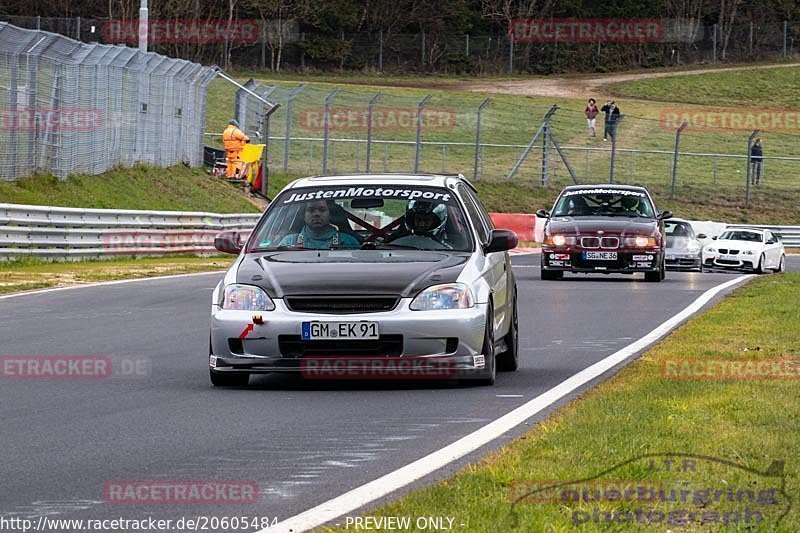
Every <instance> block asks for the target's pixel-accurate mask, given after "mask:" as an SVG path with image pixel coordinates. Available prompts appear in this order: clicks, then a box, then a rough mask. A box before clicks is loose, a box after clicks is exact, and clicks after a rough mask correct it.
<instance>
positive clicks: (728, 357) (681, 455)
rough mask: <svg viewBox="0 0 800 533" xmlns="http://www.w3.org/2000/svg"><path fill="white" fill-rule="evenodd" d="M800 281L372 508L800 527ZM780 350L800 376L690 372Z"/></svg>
mask: <svg viewBox="0 0 800 533" xmlns="http://www.w3.org/2000/svg"><path fill="white" fill-rule="evenodd" d="M798 284H800V274H798V273H785V274H782V275H770V276H764V277H761V278H759V279H757V280H754V281H752V282H750V283H749V284H748V285H747V286H745V287H743V288H741V289H738V290H736V291H735V292H733V293H732V294H731V295H729V296H728V297H727V298H725V299H724V300H723V301H722V302H720V303H719V304H718V305H717V306H715V307H714V308H713V309H711V310H709V311H707V312H706V313H704V314H702V315H700V316H698V317H696V318H694V319H692V320H691V321H689V322H688V323H686V324H685V325H683V326H682V327H680V328H679V329H678V330H676V331H675V332H673V333H672V334H671V335H670V336H669V337H668V338H667V339H666V340H665V341H663V342H661V343H659V344H658V345H657V346H655V347H654V348H652V349H651V350H649V351H648V352H647V353H646V354H644V355H643V356H642V357H641V358H640V359H639V360H637V361H636V362H634V363H632V364H630V365H629V366H628V367H626V368H625V369H623V370H622V371H620V372H619V373H618V374H617V375H616V376H614V377H613V378H611V379H609V380H608V381H606V382H605V383H603V384H601V385H599V386H598V387H596V388H594V389H593V390H591V391H590V392H588V393H587V394H585V395H584V396H583V397H582V398H580V399H579V400H576V401H574V402H572V403H571V404H569V405H567V406H566V407H564V408H563V409H561V410H559V411H558V412H556V413H555V414H553V415H551V416H550V417H548V418H547V419H546V420H545V421H543V422H542V423H541V424H539V425H538V426H537V427H536V428H535V429H534V430H532V431H530V432H529V433H527V434H525V435H523V436H522V437H520V438H519V439H517V440H516V441H515V442H513V443H511V444H510V445H508V446H505V447H503V448H502V449H500V450H499V451H497V452H496V453H493V454H492V455H490V456H488V457H487V458H485V459H484V460H482V461H481V462H480V463H479V464H476V465H472V466H469V467H468V468H466V469H465V470H463V471H461V472H460V473H459V474H457V475H456V476H454V477H452V478H451V479H448V480H447V481H445V482H443V483H440V484H438V485H436V486H434V487H430V488H426V489H423V490H418V491H415V492H412V493H410V494H408V495H406V496H405V497H403V498H401V499H400V500H398V501H396V502H394V503H390V504H387V505H384V506H382V507H379V508H377V509H375V510H373V511H371V512H370V513H369V516H370V517H374V518H377V517H390V516H392V517H411V520H412V521H411V527H410V530H422V529H423V528H421V527H419V526H418V525H417V524H416V523H415V520H416V519H417V518H418V517H429V516H433V517H443V516H447V517H453V518H455V521H454V528H455V529H461V530H464V531H508V530H519V531H574V530H580V531H618V530H631V529H637V530H660V531H663V530H665V529H673V530H674V529H681V530H691V531H700V530H702V531H708V530H717V529H722V528H725V529H729V530H733V531H744V530H763V531H798V530H800V512H799V511H798V509H797V502H794V504H795V505H794V507H793V506H792V503H793V502H792V499H793V498H795V497H796V495H797V494H798V490H800V479H799V478H798V475H799V474H800V467H798V464H797V462H796V458H797V457H799V456H800V423H798V421H799V420H800V383H799V382H798V378H800V372H798V366H797V364H796V363H797V359H798V357H800V338H798V336H797V334H796V331H797V330H796V328H798V327H800V302H798V300H797V297H796V294H797V287H798ZM778 358H793V360H794V362H795V366H794V367H793V368H794V379H786V378H785V377H784V378H782V379H775V378H773V379H769V378H768V379H688V378H687V377H686V376H687V374H684V371H685V370H686V369H694V370H695V371H697V369H698V368H700V367H698V366H696V365H697V364H698V363H702V364H705V365H708V364H710V363H712V362H718V366H717V367H716V371H715V372H714V373H715V375H720V374H721V372H722V370H721V369H723V368H726V367H724V366H723V365H725V364H728V363H731V362H740V363H742V364H743V365H742V367H741V368H743V369H748V368H749V369H755V368H760V367H759V366H758V364H759V363H768V364H767V365H766V366H765V367H764V368H766V369H767V371H768V372H778V370H775V368H776V367H775V366H774V365H773V364H772V363H773V362H774V361H777V360H778ZM748 362H751V363H752V364H751V366H749V367H748V366H747V364H749V363H748ZM670 365H672V366H670ZM676 368H677V369H678V370H677V371H675V369H676ZM706 368H711V367H708V366H706ZM779 368H783V369H784V370H785V368H786V367H779ZM673 371H674V372H673ZM775 375H777V374H773V376H775ZM695 376H697V377H699V374H695ZM584 490H586V491H588V492H586V493H584ZM625 490H629V491H632V492H629V493H627V495H626V494H625V492H624V491H625ZM648 490H653V491H654V492H653V493H649V492H647V491H648ZM662 490H663V491H665V492H664V494H665V496H666V497H667V498H670V497H671V495H672V492H671V491H673V490H675V491H677V493H676V498H677V501H675V502H663V501H661V500H660V496H659V491H662ZM573 491H577V492H573ZM597 491H600V492H597ZM613 491H616V492H613ZM681 491H683V492H681ZM598 494H599V498H598V497H597V496H598ZM652 494H654V495H655V496H654V499H650V498H651V495H652ZM576 495H577V499H578V501H569V499H570V498H575V497H576ZM587 495H588V496H587ZM617 496H619V497H617ZM592 498H595V501H588V500H591V499H592ZM751 498H752V499H751ZM649 499H650V500H649ZM731 500H732V501H731ZM652 513H654V514H652ZM692 513H693V514H692ZM756 513H758V514H756ZM609 520H610V521H609ZM701 521H704V523H701ZM723 521H727V524H723V523H722V522H723ZM445 523H446V522H445ZM461 524H463V525H461ZM415 526H416V527H415ZM459 526H460V527H459ZM379 529H380V528H379ZM330 531H338V529H330Z"/></svg>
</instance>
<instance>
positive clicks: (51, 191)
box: [0, 164, 258, 213]
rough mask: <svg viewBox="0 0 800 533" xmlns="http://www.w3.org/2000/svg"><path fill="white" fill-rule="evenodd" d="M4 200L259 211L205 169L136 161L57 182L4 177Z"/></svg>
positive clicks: (0, 187) (0, 196) (0, 194)
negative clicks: (153, 164)
mask: <svg viewBox="0 0 800 533" xmlns="http://www.w3.org/2000/svg"><path fill="white" fill-rule="evenodd" d="M0 203H11V204H32V205H52V206H61V207H82V208H99V209H148V210H166V211H207V212H212V213H250V212H255V211H258V209H257V208H256V207H255V206H254V205H253V204H252V203H250V202H249V201H248V200H247V199H246V198H245V197H244V196H243V195H242V194H241V193H240V192H239V191H237V190H236V189H235V188H234V187H231V186H230V185H229V184H227V183H224V182H223V181H221V180H220V179H218V178H214V177H213V176H211V175H209V174H208V172H206V171H205V170H204V169H197V168H188V167H185V166H183V165H176V166H173V167H170V168H154V167H151V166H148V165H143V164H138V165H135V166H133V167H131V168H117V169H114V170H111V171H109V172H106V173H104V174H100V175H97V176H86V175H77V176H70V177H69V178H68V179H66V180H59V179H57V178H56V177H55V176H52V175H43V174H39V175H35V176H28V177H24V178H20V179H19V180H18V181H17V182H6V181H0Z"/></svg>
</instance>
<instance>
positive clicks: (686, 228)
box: [664, 220, 695, 239]
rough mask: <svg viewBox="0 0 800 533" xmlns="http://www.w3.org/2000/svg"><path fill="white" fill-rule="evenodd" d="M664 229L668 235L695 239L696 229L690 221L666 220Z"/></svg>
mask: <svg viewBox="0 0 800 533" xmlns="http://www.w3.org/2000/svg"><path fill="white" fill-rule="evenodd" d="M664 230H665V231H666V233H667V237H688V238H690V239H694V238H695V237H694V230H693V229H692V226H691V225H690V224H689V223H688V222H674V221H669V220H667V221H665V222H664Z"/></svg>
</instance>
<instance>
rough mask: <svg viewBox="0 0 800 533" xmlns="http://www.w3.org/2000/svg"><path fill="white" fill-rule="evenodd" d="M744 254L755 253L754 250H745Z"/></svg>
mask: <svg viewBox="0 0 800 533" xmlns="http://www.w3.org/2000/svg"><path fill="white" fill-rule="evenodd" d="M742 253H743V254H744V255H753V250H745V251H743V252H742Z"/></svg>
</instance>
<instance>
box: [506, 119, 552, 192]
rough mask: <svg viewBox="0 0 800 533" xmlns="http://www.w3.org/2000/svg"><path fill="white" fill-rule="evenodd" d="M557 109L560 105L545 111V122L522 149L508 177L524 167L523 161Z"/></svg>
mask: <svg viewBox="0 0 800 533" xmlns="http://www.w3.org/2000/svg"><path fill="white" fill-rule="evenodd" d="M557 109H558V106H557V105H554V106H553V107H551V108H550V109H549V110H548V111H547V113H545V115H544V122H543V123H542V125H541V126H539V129H538V130H536V133H535V134H534V135H533V137H532V138H531V140H530V142H529V143H528V146H526V147H525V149H524V150H523V151H522V154H520V156H519V159H517V162H516V164H515V165H514V168H512V169H511V172H509V173H508V176H507V178H508V179H511V178H513V177H514V176H515V175H516V174H517V172H519V169H520V168H521V167H522V163H524V162H525V159H526V158H527V157H528V154H529V153H530V152H531V150H532V149H533V145H534V144H536V139H538V138H539V135H541V134H542V130H543V129H544V128H545V125H546V124H547V122H548V121H549V120H550V117H551V116H552V114H553V113H555V112H556V110H557Z"/></svg>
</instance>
